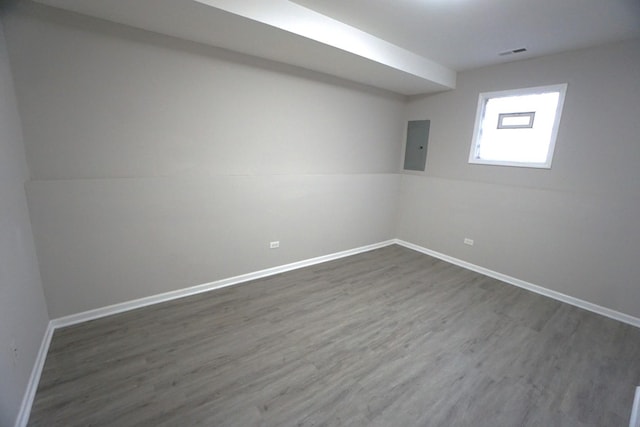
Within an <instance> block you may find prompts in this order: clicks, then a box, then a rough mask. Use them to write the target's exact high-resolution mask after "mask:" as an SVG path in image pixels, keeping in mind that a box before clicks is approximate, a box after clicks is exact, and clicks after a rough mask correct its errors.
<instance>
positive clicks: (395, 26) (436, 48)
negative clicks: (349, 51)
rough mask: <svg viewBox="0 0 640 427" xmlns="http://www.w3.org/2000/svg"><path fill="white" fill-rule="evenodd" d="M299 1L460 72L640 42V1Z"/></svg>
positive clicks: (295, 0)
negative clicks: (634, 40) (515, 52)
mask: <svg viewBox="0 0 640 427" xmlns="http://www.w3.org/2000/svg"><path fill="white" fill-rule="evenodd" d="M292 1H294V2H296V3H298V4H301V5H304V6H307V7H309V8H311V9H313V10H316V11H318V12H320V13H323V14H325V15H327V16H331V17H332V18H334V19H337V20H339V21H342V22H344V23H346V24H349V25H352V26H354V27H356V28H359V29H361V30H363V31H366V32H369V33H371V34H375V35H376V36H378V37H380V38H382V39H384V40H387V41H389V42H391V43H394V44H396V45H398V46H402V47H403V48H405V49H408V50H410V51H412V52H415V53H417V54H419V55H421V56H424V57H425V58H430V59H431V60H433V61H436V62H439V63H441V64H443V65H444V66H446V67H450V68H452V69H454V70H456V71H462V70H468V69H471V68H478V67H481V66H485V65H491V64H497V63H500V62H507V61H513V60H517V59H522V58H526V57H534V56H541V55H547V54H552V53H558V52H564V51H568V50H573V49H579V48H584V47H590V46H596V45H601V44H605V43H608V42H614V41H618V40H625V39H630V38H635V37H640V0H292ZM519 47H526V48H527V53H524V54H519V55H511V56H509V57H500V56H498V53H499V52H503V51H505V50H511V49H514V48H519Z"/></svg>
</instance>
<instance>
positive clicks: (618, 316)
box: [394, 239, 640, 427]
mask: <svg viewBox="0 0 640 427" xmlns="http://www.w3.org/2000/svg"><path fill="white" fill-rule="evenodd" d="M394 243H396V244H398V245H401V246H404V247H406V248H409V249H413V250H414V251H418V252H422V253H423V254H426V255H430V256H432V257H434V258H439V259H441V260H443V261H446V262H449V263H451V264H455V265H457V266H460V267H463V268H466V269H467V270H472V271H475V272H477V273H480V274H484V275H485V276H489V277H493V278H494V279H498V280H501V281H503V282H506V283H509V284H510V285H514V286H517V287H519V288H523V289H526V290H528V291H531V292H535V293H537V294H540V295H544V296H547V297H549V298H553V299H555V300H558V301H562V302H566V303H567V304H571V305H574V306H576V307H580V308H583V309H585V310H588V311H591V312H593V313H597V314H600V315H602V316H605V317H608V318H610V319H614V320H618V321H620V322H623V323H627V324H629V325H632V326H635V327H637V328H640V319H639V318H637V317H633V316H630V315H628V314H625V313H621V312H619V311H616V310H612V309H610V308H607V307H602V306H601V305H597V304H594V303H591V302H589V301H585V300H581V299H579V298H575V297H572V296H569V295H566V294H563V293H561V292H557V291H553V290H551V289H547V288H543V287H542V286H538V285H534V284H533V283H529V282H526V281H524V280H521V279H517V278H515V277H511V276H507V275H506V274H502V273H498V272H497V271H493V270H489V269H488V268H485V267H481V266H479V265H475V264H471V263H470V262H467V261H463V260H461V259H458V258H454V257H452V256H449V255H445V254H443V253H440V252H436V251H434V250H431V249H427V248H424V247H422V246H419V245H416V244H413V243H409V242H406V241H404V240H400V239H395V240H394ZM639 427H640V426H639Z"/></svg>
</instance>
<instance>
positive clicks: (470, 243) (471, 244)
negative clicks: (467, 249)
mask: <svg viewBox="0 0 640 427" xmlns="http://www.w3.org/2000/svg"><path fill="white" fill-rule="evenodd" d="M464 244H465V245H469V246H473V239H469V238H468V237H465V238H464Z"/></svg>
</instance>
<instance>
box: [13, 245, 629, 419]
mask: <svg viewBox="0 0 640 427" xmlns="http://www.w3.org/2000/svg"><path fill="white" fill-rule="evenodd" d="M393 244H398V245H401V246H404V247H406V248H409V249H413V250H415V251H418V252H421V253H424V254H426V255H430V256H433V257H435V258H439V259H441V260H443V261H446V262H449V263H451V264H455V265H458V266H460V267H463V268H466V269H468V270H472V271H475V272H477V273H480V274H484V275H485V276H489V277H493V278H495V279H498V280H501V281H503V282H506V283H509V284H511V285H515V286H518V287H520V288H524V289H527V290H529V291H532V292H535V293H537V294H540V295H544V296H547V297H550V298H553V299H555V300H558V301H562V302H566V303H568V304H571V305H574V306H577V307H580V308H583V309H585V310H589V311H592V312H594V313H597V314H601V315H603V316H606V317H609V318H611V319H615V320H618V321H620V322H623V323H627V324H630V325H633V326H636V327H640V319H639V318H636V317H633V316H630V315H628V314H624V313H620V312H618V311H615V310H611V309H609V308H606V307H602V306H599V305H596V304H593V303H590V302H588V301H584V300H581V299H578V298H574V297H571V296H569V295H565V294H562V293H560V292H556V291H552V290H550V289H547V288H543V287H542V286H538V285H534V284H532V283H529V282H525V281H524V280H520V279H516V278H515V277H511V276H507V275H506V274H502V273H498V272H496V271H493V270H489V269H488V268H484V267H480V266H478V265H475V264H471V263H469V262H466V261H463V260H461V259H458V258H454V257H452V256H449V255H445V254H442V253H440V252H436V251H433V250H431V249H427V248H424V247H422V246H419V245H415V244H413V243H409V242H406V241H404V240H400V239H392V240H387V241H384V242H380V243H375V244H372V245H366V246H361V247H359V248H355V249H349V250H346V251H342V252H336V253H333V254H329V255H323V256H319V257H316V258H310V259H306V260H302V261H298V262H294V263H291V264H285V265H281V266H278V267H272V268H267V269H264V270H259V271H255V272H252V273H247V274H242V275H239V276H235V277H229V278H227V279H222V280H217V281H215V282H210V283H205V284H202V285H196V286H192V287H189V288H185V289H179V290H176V291H171V292H165V293H162V294H158V295H152V296H149V297H144V298H140V299H136V300H132V301H126V302H123V303H118V304H113V305H110V306H106V307H101V308H97V309H94V310H89V311H84V312H81V313H76V314H72V315H69V316H64V317H59V318H57V319H53V320H51V321H50V322H49V324H48V326H47V330H46V332H45V335H44V337H43V338H42V343H41V345H40V350H39V351H38V356H37V357H36V361H35V363H34V366H33V369H32V371H31V377H30V379H29V383H28V385H27V390H26V391H25V394H24V398H23V400H22V405H21V407H20V412H19V413H18V417H17V419H16V423H15V427H24V426H26V425H27V422H28V421H29V415H30V413H31V406H32V405H33V399H34V397H35V394H36V390H37V388H38V383H39V381H40V375H41V374H42V369H43V367H44V362H45V359H46V355H47V351H48V350H49V345H50V343H51V338H52V337H53V332H54V331H55V329H57V328H62V327H65V326H71V325H75V324H78V323H82V322H86V321H89V320H94V319H99V318H101V317H106V316H110V315H113V314H118V313H122V312H125V311H129V310H134V309H136V308H141V307H146V306H149V305H153V304H158V303H161V302H165V301H171V300H174V299H178V298H183V297H186V296H189V295H195V294H199V293H202V292H207V291H211V290H214V289H220V288H224V287H227V286H232V285H236V284H240V283H244V282H247V281H250V280H255V279H260V278H263V277H268V276H273V275H275V274H279V273H284V272H286V271H291V270H296V269H299V268H303V267H308V266H311V265H315V264H320V263H323V262H327V261H333V260H336V259H339V258H344V257H348V256H351V255H356V254H359V253H363V252H368V251H371V250H374V249H379V248H382V247H385V246H389V245H393ZM639 389H640V387H639ZM639 401H640V392H636V406H634V414H635V415H632V416H635V424H632V425H631V427H640V413H639V412H640V408H637V407H638V406H640V403H639ZM632 422H634V418H632Z"/></svg>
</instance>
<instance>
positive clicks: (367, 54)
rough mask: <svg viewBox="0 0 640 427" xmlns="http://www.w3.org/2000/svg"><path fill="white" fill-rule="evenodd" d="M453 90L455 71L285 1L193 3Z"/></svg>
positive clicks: (250, 0)
mask: <svg viewBox="0 0 640 427" xmlns="http://www.w3.org/2000/svg"><path fill="white" fill-rule="evenodd" d="M193 1H195V2H197V3H201V4H204V5H208V6H211V7H214V8H217V9H220V10H223V11H225V12H228V13H232V14H234V15H238V16H241V17H244V18H247V19H250V20H252V21H256V22H260V23H262V24H265V25H269V26H271V27H275V28H278V29H280V30H283V31H287V32H289V33H292V34H295V35H298V36H301V37H304V38H307V39H310V40H314V41H316V42H319V43H322V44H324V45H327V46H331V47H333V48H336V49H339V50H342V51H345V52H348V53H350V54H353V55H357V56H359V57H362V58H365V59H368V60H370V61H373V62H376V63H379V64H382V65H385V66H387V67H390V68H393V69H396V70H398V71H401V72H403V73H407V74H411V75H413V76H416V77H419V78H421V79H425V80H428V81H430V82H432V83H435V84H437V85H439V86H443V87H445V88H450V89H454V88H455V85H456V72H455V71H453V70H451V69H449V68H446V67H444V66H442V65H440V64H438V63H436V62H434V61H431V60H429V59H427V58H424V57H422V56H419V55H417V54H415V53H413V52H410V51H408V50H406V49H403V48H401V47H398V46H396V45H394V44H391V43H389V42H387V41H385V40H382V39H380V38H378V37H375V36H373V35H371V34H369V33H366V32H364V31H361V30H358V29H357V28H354V27H352V26H350V25H347V24H344V23H342V22H340V21H337V20H335V19H332V18H330V17H328V16H325V15H322V14H321V13H318V12H315V11H313V10H311V9H308V8H306V7H304V6H301V5H298V4H295V3H292V2H290V1H288V0H245V1H238V0H193Z"/></svg>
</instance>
